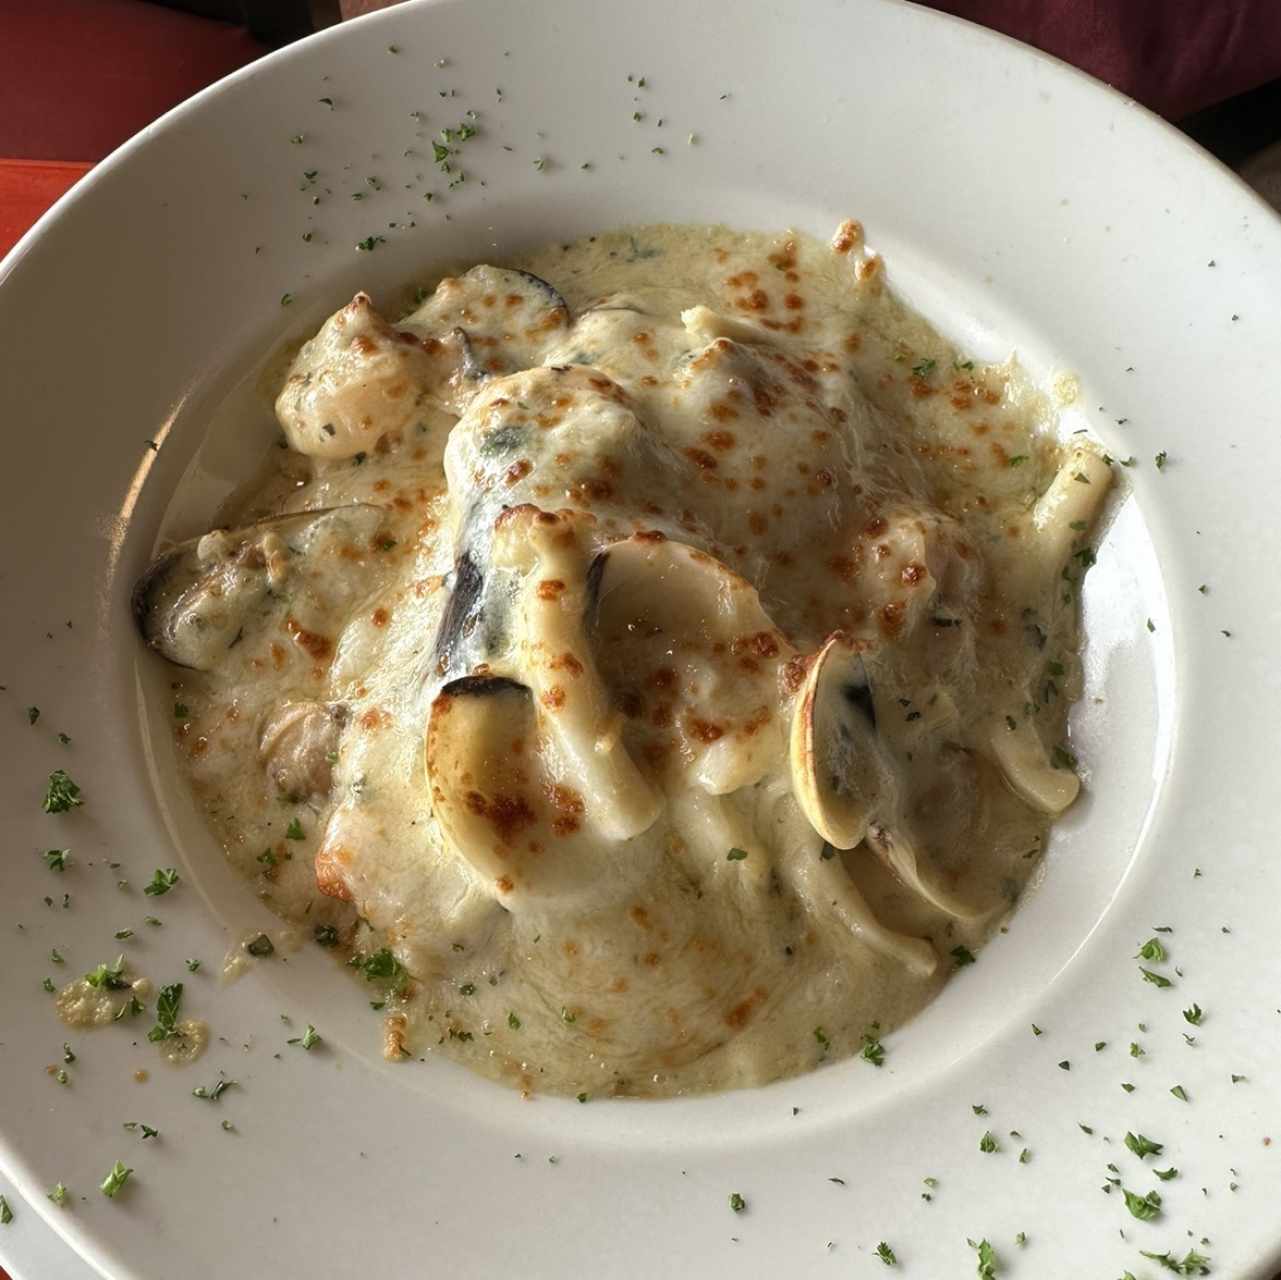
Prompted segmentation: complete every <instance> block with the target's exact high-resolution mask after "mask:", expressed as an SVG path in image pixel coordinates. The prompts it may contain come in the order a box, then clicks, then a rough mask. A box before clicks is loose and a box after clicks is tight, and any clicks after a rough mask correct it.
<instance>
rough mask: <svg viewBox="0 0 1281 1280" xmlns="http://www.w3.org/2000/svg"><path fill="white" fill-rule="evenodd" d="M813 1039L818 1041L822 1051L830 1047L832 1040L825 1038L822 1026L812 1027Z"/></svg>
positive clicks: (825, 1034)
mask: <svg viewBox="0 0 1281 1280" xmlns="http://www.w3.org/2000/svg"><path fill="white" fill-rule="evenodd" d="M814 1039H815V1040H817V1041H818V1043H819V1047H820V1048H821V1049H822V1050H823V1052H824V1053H826V1052H827V1051H828V1050H829V1049H830V1048H831V1047H832V1042H831V1041H830V1040H829V1039H828V1038H827V1032H826V1031H824V1030H823V1028H822V1027H815V1028H814Z"/></svg>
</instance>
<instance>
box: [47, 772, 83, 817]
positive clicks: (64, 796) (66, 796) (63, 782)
mask: <svg viewBox="0 0 1281 1280" xmlns="http://www.w3.org/2000/svg"><path fill="white" fill-rule="evenodd" d="M82 804H84V801H83V800H82V799H81V798H80V788H79V787H78V786H77V785H76V784H75V782H73V781H72V779H71V776H70V775H69V774H68V773H67V771H66V770H65V769H55V770H54V771H53V772H52V773H51V774H50V775H49V786H48V788H47V789H46V791H45V793H44V811H45V813H67V812H68V811H70V810H71V809H74V808H76V807H77V806H78V805H82Z"/></svg>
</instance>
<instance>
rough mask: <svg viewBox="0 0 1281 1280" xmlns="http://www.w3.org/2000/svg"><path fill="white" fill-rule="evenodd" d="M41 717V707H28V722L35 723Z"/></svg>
mask: <svg viewBox="0 0 1281 1280" xmlns="http://www.w3.org/2000/svg"><path fill="white" fill-rule="evenodd" d="M39 719H40V708H39V707H28V708H27V723H28V724H35V722H36V721H37V720H39Z"/></svg>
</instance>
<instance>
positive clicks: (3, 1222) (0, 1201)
mask: <svg viewBox="0 0 1281 1280" xmlns="http://www.w3.org/2000/svg"><path fill="white" fill-rule="evenodd" d="M12 1221H13V1210H12V1209H10V1208H9V1202H8V1201H7V1200H6V1199H5V1198H4V1196H0V1227H7V1226H8V1225H9V1223H11V1222H12Z"/></svg>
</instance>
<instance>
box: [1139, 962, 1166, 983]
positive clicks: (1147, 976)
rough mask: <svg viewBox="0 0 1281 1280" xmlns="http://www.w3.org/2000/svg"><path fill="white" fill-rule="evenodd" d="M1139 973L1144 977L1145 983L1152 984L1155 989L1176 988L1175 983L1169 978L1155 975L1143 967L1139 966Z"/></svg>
mask: <svg viewBox="0 0 1281 1280" xmlns="http://www.w3.org/2000/svg"><path fill="white" fill-rule="evenodd" d="M1139 972H1140V973H1141V974H1142V975H1143V981H1144V982H1150V983H1151V984H1152V985H1153V986H1154V987H1172V986H1174V983H1173V982H1171V981H1170V979H1169V978H1166V977H1164V976H1163V975H1161V974H1159V973H1153V972H1152V970H1151V969H1145V968H1144V967H1143V966H1142V965H1140V966H1139Z"/></svg>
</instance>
